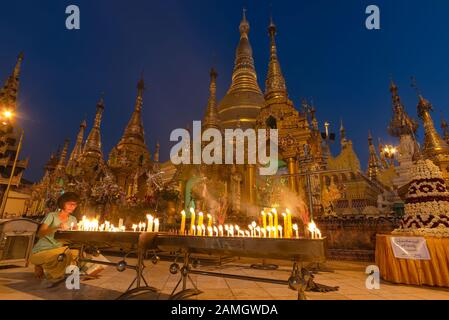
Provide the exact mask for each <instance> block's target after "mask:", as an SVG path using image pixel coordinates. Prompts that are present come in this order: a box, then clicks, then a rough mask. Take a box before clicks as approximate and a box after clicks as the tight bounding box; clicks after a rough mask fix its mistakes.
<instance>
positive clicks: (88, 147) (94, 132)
mask: <svg viewBox="0 0 449 320" xmlns="http://www.w3.org/2000/svg"><path fill="white" fill-rule="evenodd" d="M103 111H104V100H103V97H101V99H100V101H98V103H97V112H96V114H95V122H94V126H93V127H92V129H91V131H90V133H89V135H88V136H87V140H86V144H85V145H84V150H83V153H85V154H86V153H89V154H98V155H99V156H102V155H103V152H102V151H101V134H100V126H101V118H102V116H103Z"/></svg>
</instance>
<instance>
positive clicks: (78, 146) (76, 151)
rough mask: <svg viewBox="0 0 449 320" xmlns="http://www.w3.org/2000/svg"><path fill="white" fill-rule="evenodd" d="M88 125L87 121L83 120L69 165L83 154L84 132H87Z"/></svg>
mask: <svg viewBox="0 0 449 320" xmlns="http://www.w3.org/2000/svg"><path fill="white" fill-rule="evenodd" d="M86 128H87V123H86V120H83V122H81V124H80V130H79V132H78V136H77V137H76V143H75V147H74V148H73V151H72V153H71V154H70V158H69V164H71V163H73V161H75V160H76V159H78V157H79V156H80V155H81V154H82V153H83V141H84V132H85V131H86Z"/></svg>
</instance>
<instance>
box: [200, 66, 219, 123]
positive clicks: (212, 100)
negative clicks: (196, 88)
mask: <svg viewBox="0 0 449 320" xmlns="http://www.w3.org/2000/svg"><path fill="white" fill-rule="evenodd" d="M217 76H218V75H217V72H216V71H215V70H214V69H213V68H212V69H211V71H210V86H209V101H208V104H207V110H206V115H205V116H204V120H203V127H204V129H210V128H215V129H219V127H220V119H219V118H218V111H217Z"/></svg>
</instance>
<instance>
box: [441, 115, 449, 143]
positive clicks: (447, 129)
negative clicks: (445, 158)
mask: <svg viewBox="0 0 449 320" xmlns="http://www.w3.org/2000/svg"><path fill="white" fill-rule="evenodd" d="M441 129H443V139H444V140H446V143H449V126H448V124H447V121H446V120H445V119H443V120H441Z"/></svg>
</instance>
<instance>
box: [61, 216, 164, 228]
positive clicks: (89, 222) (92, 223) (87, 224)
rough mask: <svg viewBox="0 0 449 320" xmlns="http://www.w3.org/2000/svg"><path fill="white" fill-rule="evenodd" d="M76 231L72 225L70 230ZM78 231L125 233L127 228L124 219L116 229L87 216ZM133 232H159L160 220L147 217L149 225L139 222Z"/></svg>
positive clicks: (134, 226) (79, 225) (106, 222)
mask: <svg viewBox="0 0 449 320" xmlns="http://www.w3.org/2000/svg"><path fill="white" fill-rule="evenodd" d="M74 229H75V224H74V223H72V224H71V225H70V230H71V231H73V230H74ZM77 230H79V231H100V232H125V231H126V227H125V226H124V225H123V219H120V220H119V225H118V227H115V226H114V225H113V224H111V223H110V222H109V221H105V222H104V223H103V224H101V225H100V223H99V221H98V219H88V218H86V216H84V217H83V219H82V220H81V221H80V222H79V223H78V224H77ZM132 230H133V231H134V232H159V219H157V218H154V217H153V216H152V215H147V223H145V222H139V224H133V225H132Z"/></svg>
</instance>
